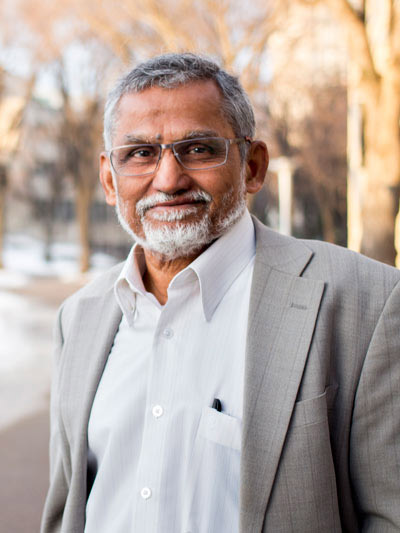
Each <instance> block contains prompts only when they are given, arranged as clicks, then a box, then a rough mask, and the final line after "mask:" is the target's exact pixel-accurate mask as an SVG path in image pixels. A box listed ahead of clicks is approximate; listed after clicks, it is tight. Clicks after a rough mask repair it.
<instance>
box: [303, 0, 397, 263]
mask: <svg viewBox="0 0 400 533" xmlns="http://www.w3.org/2000/svg"><path fill="white" fill-rule="evenodd" d="M301 1H302V2H303V3H304V4H307V5H316V4H319V3H321V4H325V5H326V6H328V7H329V8H330V9H331V11H332V13H333V14H334V15H335V16H336V17H337V20H338V21H339V23H340V24H341V25H342V27H343V28H344V29H345V30H346V32H347V33H348V36H349V38H348V49H349V91H350V95H349V98H350V97H354V95H356V98H357V100H358V103H359V104H360V106H361V132H362V151H363V153H362V161H361V166H362V174H361V175H359V176H358V181H359V182H360V183H359V186H358V187H349V192H350V195H349V216H350V220H351V224H350V225H349V233H350V235H349V237H350V242H352V234H353V233H357V234H359V239H358V240H359V243H358V242H357V239H355V240H354V246H355V247H358V246H359V248H360V250H361V251H362V252H363V253H365V254H367V255H369V256H371V257H374V258H376V259H379V260H381V261H384V262H386V263H389V264H394V263H395V258H396V246H397V252H399V251H400V231H399V229H400V228H399V225H400V221H399V216H398V211H399V186H400V134H399V119H400V4H399V2H398V1H397V0H379V2H376V1H375V0H363V1H361V0H360V1H359V2H350V0H301ZM351 179H352V176H350V180H351ZM358 204H360V209H358V207H357V206H358ZM396 217H397V230H396ZM395 233H396V235H395Z"/></svg>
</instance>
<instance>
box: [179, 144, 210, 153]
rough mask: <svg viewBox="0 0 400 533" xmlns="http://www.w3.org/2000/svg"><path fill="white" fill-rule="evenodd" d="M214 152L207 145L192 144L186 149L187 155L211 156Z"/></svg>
mask: <svg viewBox="0 0 400 533" xmlns="http://www.w3.org/2000/svg"><path fill="white" fill-rule="evenodd" d="M213 152H214V150H213V149H212V147H211V146H208V145H207V144H193V145H191V146H188V147H187V149H186V153H187V154H212V153H213Z"/></svg>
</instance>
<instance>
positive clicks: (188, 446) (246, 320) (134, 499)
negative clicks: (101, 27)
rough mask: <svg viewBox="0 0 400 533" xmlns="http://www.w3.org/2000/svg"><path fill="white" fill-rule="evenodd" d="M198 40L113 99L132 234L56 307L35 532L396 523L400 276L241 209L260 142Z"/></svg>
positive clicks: (399, 511) (123, 84) (256, 176)
mask: <svg viewBox="0 0 400 533" xmlns="http://www.w3.org/2000/svg"><path fill="white" fill-rule="evenodd" d="M253 136H254V117H253V112H252V109H251V107H250V104H249V102H248V99H247V97H246V95H245V93H244V92H243V89H242V88H241V86H240V84H239V82H238V81H237V79H236V78H234V77H232V76H230V75H229V74H227V73H226V72H225V71H223V70H222V69H220V68H219V67H218V66H217V65H215V64H214V63H213V62H211V61H209V60H207V59H204V58H200V57H198V56H195V55H192V54H181V55H175V54H168V55H164V56H160V57H156V58H154V59H152V60H150V61H148V62H146V63H144V64H142V65H139V66H138V67H137V68H135V69H134V70H133V71H132V72H130V73H129V74H128V75H127V76H125V77H124V78H123V79H122V80H121V81H120V83H119V84H118V85H117V87H116V88H115V89H114V91H113V92H112V93H111V95H110V96H109V99H108V102H107V104H106V111H105V145H106V149H107V151H106V152H104V153H103V154H102V155H101V159H100V179H101V183H102V186H103V188H104V191H105V195H106V200H107V202H108V203H109V204H111V205H114V206H116V209H117V213H118V216H119V220H120V222H121V224H122V225H123V227H124V228H125V229H126V230H127V231H128V232H129V233H130V234H131V235H132V237H133V238H134V240H135V241H136V244H135V246H134V247H133V249H132V251H131V253H130V255H129V257H128V259H127V261H126V262H125V263H124V265H122V266H121V265H119V266H117V267H114V269H112V270H111V271H110V272H108V273H106V274H105V275H103V276H102V277H100V278H99V279H97V280H96V281H94V282H93V283H91V284H90V285H88V286H87V287H86V288H84V289H83V290H81V291H79V292H78V293H77V294H75V295H74V296H72V297H71V298H70V299H69V300H67V301H66V302H65V303H64V305H63V306H62V308H61V310H60V314H59V319H58V328H57V351H56V360H55V377H54V381H53V391H52V432H51V484H50V489H49V494H48V498H47V502H46V507H45V511H44V516H43V523H42V532H43V533H48V532H54V531H62V532H65V533H66V532H69V533H72V532H74V533H80V532H82V531H85V532H86V533H93V532H96V533H99V532H107V533H118V532H122V533H125V532H128V531H132V532H140V533H142V532H143V533H146V532H166V533H175V532H180V533H181V532H182V533H183V532H192V533H193V532H198V533H206V532H207V533H208V532H217V533H221V532H222V533H224V532H229V533H231V532H235V531H240V532H242V533H250V532H251V533H252V532H254V533H255V532H261V531H263V532H266V531H268V532H270V531H271V532H274V533H275V532H278V531H281V532H324V533H325V532H333V531H342V530H343V531H351V532H356V531H374V532H378V531H379V532H383V531H399V530H400V499H399V496H400V491H399V489H400V446H399V438H400V437H399V435H400V427H399V426H400V424H399V412H400V357H399V346H400V337H399V331H400V307H399V306H400V292H399V287H398V285H399V279H400V274H399V272H398V271H397V270H395V269H394V268H391V267H388V266H385V265H383V264H380V263H377V262H375V261H372V260H369V259H367V258H364V257H362V256H360V255H358V254H355V253H353V252H350V251H347V250H345V249H342V248H339V247H335V246H332V245H327V244H324V243H320V242H315V241H307V242H306V241H299V240H296V239H293V238H290V237H284V236H281V235H279V234H276V233H274V232H273V231H271V230H269V229H267V228H266V227H264V226H263V225H262V224H260V223H259V222H257V221H256V220H254V219H252V218H251V217H250V215H249V213H248V211H247V210H246V204H245V196H246V192H249V193H255V192H257V191H258V190H259V189H260V188H261V186H262V183H263V180H264V176H265V172H266V167H267V158H268V155H267V149H266V146H265V144H264V143H263V142H260V141H254V140H253Z"/></svg>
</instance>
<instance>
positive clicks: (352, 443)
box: [41, 221, 400, 533]
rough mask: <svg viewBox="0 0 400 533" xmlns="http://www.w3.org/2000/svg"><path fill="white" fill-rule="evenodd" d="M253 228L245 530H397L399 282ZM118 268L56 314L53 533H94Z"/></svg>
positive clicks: (362, 261)
mask: <svg viewBox="0 0 400 533" xmlns="http://www.w3.org/2000/svg"><path fill="white" fill-rule="evenodd" d="M255 225H256V232H257V253H256V261H255V267H254V275H253V283H252V293H251V303H250V312H249V320H248V332H247V350H246V364H245V391H244V414H243V435H242V456H241V479H240V531H241V533H260V532H273V533H277V532H285V533H287V532H295V533H301V532H304V533H305V532H307V533H312V532H319V533H328V532H329V533H331V532H336V531H349V532H356V531H365V532H366V531H368V532H376V533H378V532H379V533H383V532H394V531H400V289H399V280H400V272H399V271H397V270H396V269H394V268H391V267H388V266H385V265H383V264H381V263H377V262H375V261H372V260H369V259H367V258H364V257H362V256H360V255H358V254H355V253H353V252H350V251H348V250H345V249H342V248H339V247H336V246H332V245H327V244H324V243H321V242H316V241H299V240H296V239H293V238H290V237H284V236H281V235H279V234H277V233H275V232H273V231H271V230H269V229H267V228H266V227H265V226H263V225H261V224H260V223H258V222H257V221H255ZM120 268H121V266H117V267H115V268H114V269H112V270H111V271H110V272H108V273H107V274H105V275H103V276H102V277H100V278H99V279H98V280H96V281H94V282H93V283H91V284H90V285H88V286H87V287H85V288H84V289H82V290H81V291H79V292H78V293H77V294H75V295H74V296H72V297H71V298H70V299H69V300H67V301H66V302H65V303H64V305H63V306H62V308H61V311H60V314H59V319H58V326H57V333H56V337H57V351H56V361H55V377H54V380H53V393H52V436H51V483H50V489H49V494H48V498H47V501H46V506H45V510H44V515H43V522H42V530H41V531H42V533H50V532H51V533H53V532H56V531H61V532H63V533H82V532H83V529H84V522H85V506H86V495H87V491H88V490H90V486H91V483H92V476H93V473H92V472H88V469H87V425H88V419H89V414H90V409H91V406H92V402H93V398H94V395H95V393H96V389H97V386H98V383H99V380H100V378H101V375H102V372H103V369H104V365H105V363H106V360H107V357H108V354H109V352H110V348H111V346H112V343H113V339H114V336H115V333H116V331H117V328H118V325H119V322H120V320H121V312H120V310H119V308H118V305H117V303H116V301H115V298H114V294H113V284H114V282H115V280H116V278H117V276H118V274H119V271H120ZM167 533H175V532H167ZM201 533H203V532H201ZM204 533H208V532H204Z"/></svg>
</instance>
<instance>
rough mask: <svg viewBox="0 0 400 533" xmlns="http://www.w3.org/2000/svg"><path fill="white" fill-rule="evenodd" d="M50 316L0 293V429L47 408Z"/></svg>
mask: <svg viewBox="0 0 400 533" xmlns="http://www.w3.org/2000/svg"><path fill="white" fill-rule="evenodd" d="M54 314H55V313H54V309H52V308H51V307H49V306H46V305H40V304H38V302H36V301H32V300H30V299H28V298H26V297H24V296H21V295H17V294H12V293H9V292H6V291H4V290H0V338H1V343H0V405H1V406H2V409H1V410H0V429H2V428H3V427H5V426H7V425H8V424H10V423H12V422H14V421H15V420H17V419H19V418H21V417H23V416H26V415H28V414H31V413H33V412H35V411H38V410H40V409H43V408H44V407H46V405H47V402H48V391H49V383H50V372H51V370H50V368H51V349H52V348H51V331H52V323H53V321H54Z"/></svg>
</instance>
